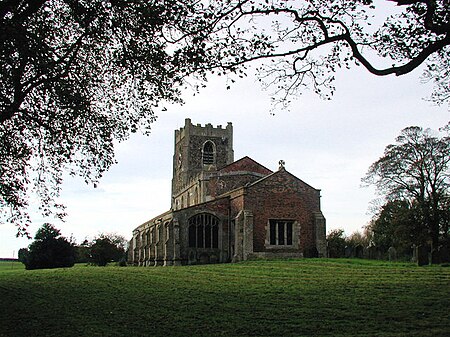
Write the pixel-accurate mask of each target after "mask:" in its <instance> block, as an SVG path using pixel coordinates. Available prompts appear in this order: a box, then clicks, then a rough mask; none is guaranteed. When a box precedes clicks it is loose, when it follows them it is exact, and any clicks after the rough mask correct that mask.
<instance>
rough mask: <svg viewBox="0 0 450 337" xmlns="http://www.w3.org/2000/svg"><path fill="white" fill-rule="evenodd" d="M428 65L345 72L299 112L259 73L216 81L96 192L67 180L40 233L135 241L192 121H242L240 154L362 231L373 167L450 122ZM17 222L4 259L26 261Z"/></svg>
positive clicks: (3, 243)
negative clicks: (393, 148)
mask: <svg viewBox="0 0 450 337" xmlns="http://www.w3.org/2000/svg"><path fill="white" fill-rule="evenodd" d="M419 76H420V71H415V72H413V73H412V74H409V75H407V76H404V77H392V76H391V77H385V78H380V77H375V76H373V75H370V74H368V73H367V72H366V71H365V70H364V69H362V68H354V69H352V70H351V71H344V72H342V73H338V74H337V81H336V87H337V91H336V93H335V95H334V99H333V100H332V101H322V100H320V99H319V98H318V97H317V96H315V95H314V94H312V93H305V94H304V95H303V96H300V97H299V98H298V100H296V101H295V102H294V103H293V104H292V106H291V111H290V112H286V111H278V112H277V113H276V114H275V115H274V116H273V115H271V114H270V109H271V106H270V100H269V99H270V95H269V92H264V91H262V90H261V88H260V86H259V84H258V83H257V82H256V81H255V79H254V78H252V77H249V78H246V79H244V80H242V81H240V82H238V83H236V84H235V85H234V86H232V87H231V89H230V90H226V83H225V81H224V80H222V79H220V78H219V79H217V78H213V79H212V80H211V81H210V83H209V86H208V87H207V88H206V89H204V90H203V91H201V93H200V94H199V95H196V96H195V97H194V96H192V95H190V94H188V95H186V96H185V100H186V104H185V105H184V106H170V107H169V109H168V111H166V112H163V113H160V114H159V117H158V120H157V121H156V122H155V123H154V125H153V130H152V134H151V135H150V137H144V136H134V137H132V138H131V139H130V140H129V141H127V142H124V143H122V144H119V145H118V146H117V160H118V162H119V163H118V164H117V165H115V166H114V167H112V168H111V170H110V171H109V172H108V173H107V174H106V175H105V176H104V178H103V180H102V181H101V182H100V184H99V186H98V187H97V188H96V189H94V188H93V187H92V186H87V185H85V184H84V182H82V180H81V179H75V178H67V179H66V181H65V183H64V185H63V193H62V198H61V201H62V202H63V203H65V204H66V206H67V212H68V214H69V215H68V217H67V219H66V222H65V223H59V222H57V221H55V220H54V219H42V218H40V216H39V214H38V213H36V214H33V219H34V224H33V226H32V227H30V233H31V234H32V235H34V233H35V232H36V230H37V228H38V227H39V226H41V225H42V224H43V223H44V222H46V221H48V222H52V223H54V224H55V225H56V227H58V228H60V229H61V231H62V233H63V235H65V236H71V235H73V236H74V237H75V238H76V240H77V242H78V243H80V242H82V241H83V239H84V238H86V237H88V238H93V237H94V236H95V235H97V234H99V233H100V232H116V233H118V234H121V235H124V236H125V237H127V238H129V237H131V232H132V230H133V229H134V228H135V227H137V226H138V225H140V224H141V223H143V222H145V221H147V220H149V219H151V218H153V217H154V216H156V215H158V214H159V213H162V212H164V211H167V210H168V209H169V208H170V193H171V191H170V189H171V178H172V155H173V146H174V145H173V141H174V130H175V129H178V128H180V127H182V126H184V120H185V118H191V120H192V123H194V124H197V123H199V124H202V125H204V124H206V123H212V124H213V125H214V126H217V125H223V126H224V127H225V126H226V124H227V122H232V123H233V130H234V140H233V144H234V154H235V160H238V159H240V158H242V157H244V156H249V157H251V158H253V159H254V160H256V161H257V162H259V163H261V164H262V165H264V166H266V167H268V168H270V169H271V170H276V169H277V168H278V161H279V160H280V159H283V160H284V161H285V162H286V169H287V170H288V171H289V172H291V173H292V174H294V175H295V176H297V177H298V178H300V179H302V180H303V181H305V182H306V183H308V184H310V185H312V186H313V187H315V188H317V189H321V195H322V199H321V200H322V211H323V214H324V215H325V218H326V219H327V232H329V231H330V230H332V229H335V228H343V229H344V230H345V232H346V233H347V234H351V233H352V232H353V231H356V230H361V229H362V227H363V226H365V225H366V224H367V223H368V221H369V220H370V218H371V214H369V213H368V207H369V203H370V201H371V200H372V199H374V198H375V197H376V195H375V194H374V190H373V189H372V188H362V187H361V178H362V177H363V176H364V175H365V173H366V172H367V169H368V167H369V166H370V164H371V163H373V162H374V161H376V160H377V159H378V158H379V157H380V156H381V155H382V153H383V150H384V148H385V147H386V145H388V144H390V143H393V142H394V140H395V137H396V136H397V135H398V134H399V132H400V131H401V130H402V129H403V128H405V127H408V126H412V125H417V126H422V127H425V128H427V127H429V128H433V129H437V128H439V127H441V126H444V125H445V124H446V123H447V122H448V121H449V120H450V118H449V117H450V112H449V109H448V105H445V106H441V107H436V106H433V105H432V104H431V103H429V102H426V101H424V100H423V99H422V98H423V97H425V96H426V95H427V94H429V92H430V87H429V86H428V85H424V84H420V79H419ZM15 233H16V229H15V228H14V226H12V225H8V224H4V225H0V257H13V256H14V257H17V251H18V249H19V248H21V247H26V246H27V245H28V244H29V243H31V241H28V240H26V239H24V238H21V239H16V238H15Z"/></svg>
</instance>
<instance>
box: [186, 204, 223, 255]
mask: <svg viewBox="0 0 450 337" xmlns="http://www.w3.org/2000/svg"><path fill="white" fill-rule="evenodd" d="M188 223H189V247H191V248H218V247H219V219H218V218H217V217H215V216H214V215H212V214H208V213H201V214H197V215H194V216H193V217H191V218H190V219H189V221H188Z"/></svg>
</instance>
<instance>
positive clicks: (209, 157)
mask: <svg viewBox="0 0 450 337" xmlns="http://www.w3.org/2000/svg"><path fill="white" fill-rule="evenodd" d="M203 164H205V165H211V164H214V144H213V142H211V141H207V142H206V143H205V144H204V145H203Z"/></svg>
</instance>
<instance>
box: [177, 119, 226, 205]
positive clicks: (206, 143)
mask: <svg viewBox="0 0 450 337" xmlns="http://www.w3.org/2000/svg"><path fill="white" fill-rule="evenodd" d="M174 143H175V147H174V156H173V178H172V209H175V210H176V209H180V208H185V207H189V206H191V205H194V204H197V203H200V202H205V201H208V200H210V195H209V193H208V189H207V188H206V185H205V182H206V181H207V180H209V176H210V175H211V173H213V172H216V171H217V170H219V169H221V168H222V167H224V166H226V165H228V164H231V163H232V162H233V161H234V152H233V126H232V124H231V123H228V124H227V126H226V128H225V129H224V128H222V126H221V125H218V126H217V127H216V128H215V127H213V126H212V125H211V124H206V125H205V126H201V125H200V124H197V125H193V124H192V123H191V120H190V119H189V118H186V120H185V125H184V127H182V128H180V129H179V130H175V142H174Z"/></svg>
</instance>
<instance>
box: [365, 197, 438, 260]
mask: <svg viewBox="0 0 450 337" xmlns="http://www.w3.org/2000/svg"><path fill="white" fill-rule="evenodd" d="M367 230H368V231H369V232H370V236H371V242H372V243H373V244H374V245H375V246H376V247H377V248H378V249H379V251H381V252H382V253H383V254H386V253H387V252H388V249H389V248H390V247H395V248H396V250H397V252H398V253H399V254H400V255H404V256H406V255H408V256H410V255H411V247H412V246H413V245H423V244H426V242H427V240H428V237H429V235H428V231H427V229H426V228H424V227H423V226H422V222H421V219H420V212H418V209H417V207H416V204H411V203H410V202H409V201H407V200H393V201H388V202H386V204H385V205H383V206H382V207H381V209H380V210H379V212H378V213H377V214H376V215H375V216H374V217H373V219H372V221H371V222H370V224H369V225H368V226H367Z"/></svg>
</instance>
